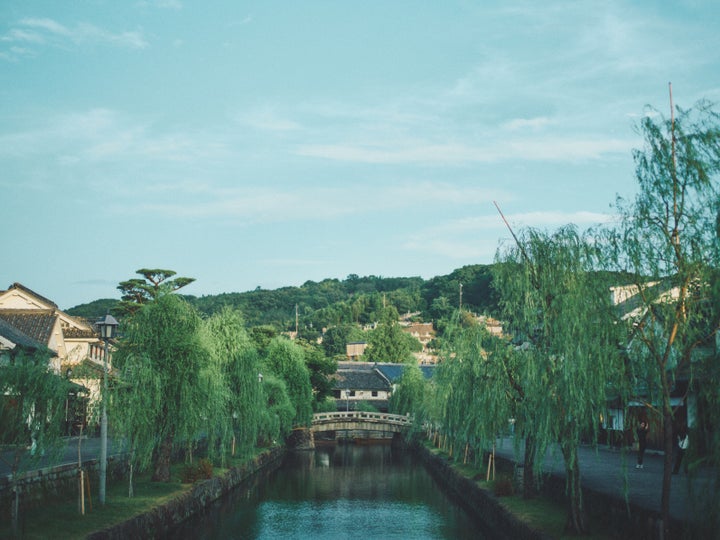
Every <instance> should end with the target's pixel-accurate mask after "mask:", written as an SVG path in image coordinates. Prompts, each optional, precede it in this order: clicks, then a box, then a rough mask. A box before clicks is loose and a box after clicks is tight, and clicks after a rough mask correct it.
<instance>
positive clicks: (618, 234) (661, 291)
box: [606, 102, 720, 533]
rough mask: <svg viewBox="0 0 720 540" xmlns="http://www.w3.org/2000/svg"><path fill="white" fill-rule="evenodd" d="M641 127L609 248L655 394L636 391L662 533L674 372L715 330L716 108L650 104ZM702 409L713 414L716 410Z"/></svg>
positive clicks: (719, 162) (633, 341)
mask: <svg viewBox="0 0 720 540" xmlns="http://www.w3.org/2000/svg"><path fill="white" fill-rule="evenodd" d="M675 113H677V116H676V115H675ZM640 130H641V132H642V135H643V137H644V139H645V144H644V147H643V148H642V149H639V150H636V151H635V152H634V159H635V164H636V177H637V181H638V193H637V195H636V197H635V199H634V200H632V201H626V200H623V199H618V201H617V207H618V210H619V212H620V214H621V216H622V220H621V222H620V223H621V225H620V227H619V228H618V229H617V230H616V231H615V232H614V234H613V235H611V237H610V241H609V242H607V243H606V245H607V247H608V248H609V250H610V251H611V257H610V261H611V263H612V264H611V266H610V267H611V268H612V269H614V270H618V271H622V272H625V273H627V275H629V276H630V278H631V282H632V285H631V286H629V287H626V288H625V291H626V292H628V293H629V294H631V295H632V302H633V303H634V306H633V307H634V308H635V311H634V312H633V313H632V314H631V315H632V317H629V320H630V321H631V322H632V323H633V324H632V325H628V332H629V333H628V337H627V342H628V344H629V350H630V351H631V353H634V354H632V356H631V358H630V360H631V366H632V368H633V370H634V373H635V374H636V376H638V377H641V376H643V375H644V378H645V380H646V381H647V383H648V385H647V387H648V390H649V391H655V392H656V395H657V399H648V395H647V394H644V395H639V396H637V397H638V398H639V399H643V400H645V401H646V402H647V404H648V405H649V406H651V407H655V408H656V409H657V411H658V413H659V414H658V415H659V417H660V418H661V421H662V430H663V450H664V452H665V461H664V473H663V487H662V495H661V513H662V517H663V522H664V525H665V527H666V531H665V532H666V533H668V529H667V528H668V527H669V521H670V520H669V518H670V488H671V473H672V455H673V428H674V425H675V424H676V422H678V420H679V419H677V418H676V409H675V408H674V407H673V403H672V399H671V398H672V396H671V394H672V392H673V388H674V387H675V386H676V383H677V382H678V381H679V380H680V378H681V377H685V376H689V378H690V380H691V381H692V379H693V371H694V369H695V368H696V365H695V364H696V363H695V359H697V358H698V357H699V355H698V354H697V353H698V351H699V349H701V348H704V347H707V346H708V345H710V346H711V347H712V345H714V344H713V341H714V336H715V334H716V333H717V331H718V310H719V309H720V306H719V304H718V301H717V275H716V274H717V269H718V267H719V266H720V257H719V253H718V251H719V247H718V234H720V213H719V210H720V208H719V205H720V184H719V183H718V178H719V177H718V172H719V171H720V115H718V113H716V112H714V111H713V110H712V108H711V107H710V105H709V104H708V103H706V102H700V103H698V104H697V105H696V106H695V108H694V109H690V110H682V109H680V108H679V107H678V108H677V109H676V110H673V107H672V105H671V114H670V118H666V117H664V116H662V115H661V114H659V113H657V112H656V111H648V114H646V115H645V117H644V119H643V120H642V122H641V123H640ZM708 373H709V374H712V373H714V371H713V370H710V371H708ZM713 388H714V389H716V388H717V387H716V386H715V387H713ZM713 391H715V390H713ZM709 412H710V413H711V414H712V417H713V418H714V419H716V418H717V416H718V414H719V413H720V411H719V410H717V409H715V410H711V411H709ZM680 421H684V420H680ZM718 457H720V456H716V458H718ZM713 499H714V500H716V501H717V500H718V497H714V498H713ZM715 515H717V512H715Z"/></svg>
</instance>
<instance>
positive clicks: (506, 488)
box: [493, 475, 515, 497]
mask: <svg viewBox="0 0 720 540" xmlns="http://www.w3.org/2000/svg"><path fill="white" fill-rule="evenodd" d="M514 492H515V490H514V488H513V483H512V478H510V477H509V476H505V475H503V476H498V478H497V479H496V480H495V481H494V482H493V493H495V496H496V497H509V496H510V495H512V494H513V493H514Z"/></svg>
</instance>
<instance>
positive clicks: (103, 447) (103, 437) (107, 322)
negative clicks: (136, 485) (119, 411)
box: [95, 313, 118, 504]
mask: <svg viewBox="0 0 720 540" xmlns="http://www.w3.org/2000/svg"><path fill="white" fill-rule="evenodd" d="M95 326H97V329H98V331H99V332H100V338H101V339H102V340H103V341H104V342H105V354H103V386H102V394H101V401H102V413H101V416H100V492H99V494H98V499H99V500H100V504H105V484H106V479H107V391H108V343H109V341H110V340H111V339H112V338H114V337H115V330H116V329H117V327H118V322H117V321H116V320H115V317H113V316H112V315H110V314H109V313H108V314H107V315H105V317H104V318H102V319H100V320H99V321H98V322H97V323H95Z"/></svg>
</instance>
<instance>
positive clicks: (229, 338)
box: [205, 307, 265, 455]
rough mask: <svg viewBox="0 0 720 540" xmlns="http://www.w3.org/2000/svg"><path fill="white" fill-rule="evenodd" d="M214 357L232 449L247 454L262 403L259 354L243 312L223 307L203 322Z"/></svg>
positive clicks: (259, 419)
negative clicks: (222, 382)
mask: <svg viewBox="0 0 720 540" xmlns="http://www.w3.org/2000/svg"><path fill="white" fill-rule="evenodd" d="M205 327H206V330H207V331H208V332H209V337H210V343H211V344H212V347H213V351H214V354H215V357H216V361H217V362H218V363H219V365H220V369H221V370H222V373H223V375H224V378H225V384H226V385H227V389H228V401H227V405H228V410H227V412H226V414H227V415H228V417H229V418H231V419H232V420H231V425H232V441H233V445H232V447H233V450H234V453H239V454H240V455H247V454H248V453H249V452H250V451H251V450H252V448H254V446H255V444H256V443H257V439H258V434H259V428H260V421H261V418H262V415H263V409H264V408H265V404H264V403H263V396H262V389H261V386H260V381H259V380H258V377H259V375H260V372H261V368H260V357H259V355H258V353H257V350H256V349H255V346H254V345H253V343H252V341H251V340H250V337H249V336H248V333H247V330H246V329H245V323H244V320H243V318H242V315H241V314H240V312H239V311H237V310H233V309H231V308H228V307H226V308H225V309H223V310H221V311H220V312H218V313H216V314H215V315H213V316H212V317H210V319H208V320H207V321H206V322H205Z"/></svg>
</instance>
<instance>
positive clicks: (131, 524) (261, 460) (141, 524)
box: [87, 447, 285, 540]
mask: <svg viewBox="0 0 720 540" xmlns="http://www.w3.org/2000/svg"><path fill="white" fill-rule="evenodd" d="M284 453H285V448H282V447H276V448H271V449H269V450H268V451H266V452H263V453H262V454H260V455H259V456H257V457H256V458H255V459H253V460H251V461H249V462H247V463H246V464H244V465H242V466H240V467H233V468H232V469H230V470H228V471H227V472H226V473H224V474H222V475H220V476H215V477H213V478H210V479H208V480H203V481H200V482H196V483H195V485H193V487H192V489H191V490H190V491H189V492H186V493H183V494H182V495H180V496H178V497H175V498H173V499H172V500H170V501H168V502H166V503H164V504H162V505H158V506H156V507H155V508H153V509H152V510H150V511H149V512H145V513H143V514H140V515H137V516H133V517H132V518H130V519H128V520H127V521H124V522H122V523H118V524H116V525H113V526H111V527H107V528H105V529H103V530H100V531H96V532H94V533H92V534H89V535H88V536H87V538H88V540H124V539H126V538H157V537H163V536H167V535H169V533H171V532H172V530H173V529H174V528H175V527H177V526H178V525H180V524H181V523H182V522H183V521H185V520H186V519H188V518H190V517H191V516H193V515H196V514H198V513H201V512H202V511H203V510H204V508H206V507H207V506H208V505H209V504H210V503H212V502H213V501H216V500H218V499H219V498H221V497H222V496H224V495H226V494H227V493H229V492H230V491H231V490H232V489H234V488H236V487H237V486H238V485H240V484H241V483H242V482H244V481H245V480H247V479H248V478H250V477H251V476H252V475H254V474H256V473H257V472H259V471H261V470H263V469H268V470H271V469H272V467H274V466H278V465H279V464H280V462H281V461H282V460H281V458H282V456H283V455H284Z"/></svg>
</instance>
